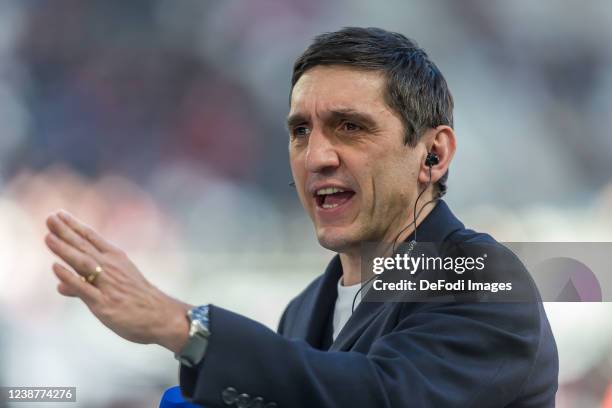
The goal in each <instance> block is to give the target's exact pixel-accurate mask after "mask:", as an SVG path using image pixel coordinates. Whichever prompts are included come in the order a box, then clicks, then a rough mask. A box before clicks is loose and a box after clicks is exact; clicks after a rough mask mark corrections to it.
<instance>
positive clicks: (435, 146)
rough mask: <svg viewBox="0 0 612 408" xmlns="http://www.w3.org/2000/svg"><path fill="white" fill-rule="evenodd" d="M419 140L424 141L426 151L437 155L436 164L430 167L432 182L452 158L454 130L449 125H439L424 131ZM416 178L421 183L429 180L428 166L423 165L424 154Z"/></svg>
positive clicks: (439, 175)
mask: <svg viewBox="0 0 612 408" xmlns="http://www.w3.org/2000/svg"><path fill="white" fill-rule="evenodd" d="M421 140H422V141H423V143H425V146H426V148H427V151H428V152H431V153H435V154H436V155H437V156H438V164H435V165H433V166H432V167H431V184H434V183H435V182H436V181H438V180H439V179H440V178H441V177H442V176H443V175H444V173H446V171H447V170H448V167H449V165H450V162H451V160H453V156H454V155H455V150H456V149H457V144H456V140H455V132H454V131H453V129H452V128H451V127H450V126H446V125H440V126H438V127H436V128H434V129H430V130H428V131H427V132H425V134H424V135H423V137H422V138H421ZM418 180H419V183H422V184H427V182H428V181H429V167H428V166H426V165H425V156H423V161H422V162H421V168H420V171H419V178H418Z"/></svg>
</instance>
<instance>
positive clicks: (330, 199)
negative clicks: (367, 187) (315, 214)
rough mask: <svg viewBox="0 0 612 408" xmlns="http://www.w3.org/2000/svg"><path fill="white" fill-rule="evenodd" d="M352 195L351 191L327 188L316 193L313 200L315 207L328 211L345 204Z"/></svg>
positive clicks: (353, 193)
mask: <svg viewBox="0 0 612 408" xmlns="http://www.w3.org/2000/svg"><path fill="white" fill-rule="evenodd" d="M354 195H355V192H354V191H351V190H344V189H341V188H337V187H327V188H321V189H319V190H317V191H316V193H315V200H316V202H317V207H319V208H323V209H326V210H329V209H332V208H336V207H340V206H341V205H343V204H346V203H347V202H348V201H349V200H350V199H351V198H352V197H353V196H354Z"/></svg>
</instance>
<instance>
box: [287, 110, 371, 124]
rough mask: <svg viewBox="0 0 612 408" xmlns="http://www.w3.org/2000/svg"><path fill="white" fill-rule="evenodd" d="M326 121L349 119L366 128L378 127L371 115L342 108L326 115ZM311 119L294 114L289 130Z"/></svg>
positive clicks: (290, 119) (291, 117)
mask: <svg viewBox="0 0 612 408" xmlns="http://www.w3.org/2000/svg"><path fill="white" fill-rule="evenodd" d="M324 116H325V120H328V121H329V120H332V121H333V120H339V119H349V120H353V121H355V122H359V123H362V124H363V125H364V126H366V127H373V126H375V125H376V120H375V119H374V117H372V116H371V115H370V114H368V113H365V112H360V111H357V110H355V109H352V108H340V109H333V110H330V111H328V112H326V113H325V114H324ZM309 122H310V119H309V117H308V116H307V115H304V114H302V113H299V112H297V113H294V114H291V115H289V116H288V117H287V128H288V129H291V128H293V127H294V126H297V125H301V124H304V123H309Z"/></svg>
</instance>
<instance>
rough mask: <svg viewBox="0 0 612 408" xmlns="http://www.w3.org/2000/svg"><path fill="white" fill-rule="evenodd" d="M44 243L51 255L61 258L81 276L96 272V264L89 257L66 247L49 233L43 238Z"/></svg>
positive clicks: (68, 246)
mask: <svg viewBox="0 0 612 408" xmlns="http://www.w3.org/2000/svg"><path fill="white" fill-rule="evenodd" d="M45 243H46V244H47V246H48V247H49V249H50V250H51V251H53V253H55V254H56V255H57V256H59V257H60V258H62V259H63V260H64V261H65V262H66V263H67V264H68V265H70V266H72V268H73V269H74V270H75V271H76V272H77V273H78V274H79V275H81V276H89V275H90V274H91V273H93V272H94V271H95V270H96V267H97V266H98V263H97V262H96V260H95V259H93V258H92V257H91V256H90V255H88V254H84V253H82V252H81V251H79V250H77V249H76V248H73V247H72V246H70V245H68V244H67V243H66V242H64V241H62V240H61V239H59V238H58V237H57V236H56V235H55V234H53V233H50V234H47V236H46V237H45Z"/></svg>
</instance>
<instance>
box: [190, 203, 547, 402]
mask: <svg viewBox="0 0 612 408" xmlns="http://www.w3.org/2000/svg"><path fill="white" fill-rule="evenodd" d="M410 239H412V237H409V238H408V239H407V241H408V240H410ZM418 239H419V241H421V242H446V241H453V242H485V243H491V244H494V245H498V246H499V247H500V248H503V247H502V246H501V245H499V244H497V243H496V242H495V241H494V240H493V239H492V238H491V237H490V236H489V235H487V234H481V233H477V232H474V231H472V230H469V229H466V228H464V226H463V224H462V223H461V222H460V221H459V220H458V219H457V218H456V217H455V216H454V215H453V214H452V212H451V211H450V209H449V208H448V206H447V205H446V204H445V203H444V202H443V201H440V202H438V204H437V205H436V207H435V208H434V209H433V210H432V211H431V212H430V214H428V216H427V218H426V219H425V220H424V221H423V222H422V223H421V224H420V225H419V228H418ZM508 261H509V262H513V264H511V266H512V269H514V270H515V271H516V273H518V274H523V275H525V276H528V275H527V271H526V270H525V269H524V266H523V265H522V264H521V263H520V261H518V259H516V257H512V256H511V253H509V254H508ZM287 273H291V271H287ZM341 274H342V267H341V264H340V260H339V257H338V256H335V257H334V258H333V259H332V260H331V262H330V264H329V265H328V267H327V269H326V271H325V273H324V274H323V275H322V276H320V277H319V278H317V279H316V280H315V281H314V282H312V283H311V284H310V285H309V286H308V287H307V288H306V289H305V290H304V291H303V292H302V293H301V294H299V295H298V296H297V297H296V298H295V299H293V300H292V301H291V303H290V304H289V306H288V307H287V308H286V310H285V312H284V313H283V316H282V318H281V322H280V324H279V328H278V333H275V332H273V331H272V330H269V329H268V328H266V327H265V326H263V325H261V324H259V323H257V322H255V321H253V320H250V319H247V318H246V317H244V316H241V315H238V314H235V313H232V312H230V311H228V310H225V309H222V308H220V307H216V306H211V309H210V325H211V337H210V339H209V340H210V341H209V345H208V350H207V353H206V356H205V357H204V359H203V361H202V362H201V363H200V365H198V366H197V367H194V368H188V367H184V366H181V369H180V384H181V388H182V390H183V392H184V393H185V395H188V396H190V397H191V398H193V399H194V400H195V401H197V402H198V403H203V404H206V406H207V407H211V408H212V407H219V408H221V407H224V406H225V405H224V404H223V401H222V396H221V393H222V391H223V389H224V388H226V387H233V388H235V389H236V390H238V392H239V393H246V394H248V395H249V396H250V397H256V396H259V397H261V398H263V399H264V400H265V401H272V402H275V403H276V404H278V406H279V407H292V408H311V407H318V408H325V407H330V408H331V407H363V408H368V407H402V408H405V407H480V408H482V407H514V408H517V407H522V408H528V407H550V406H554V401H555V394H556V391H557V377H558V355H557V349H556V345H555V341H554V338H553V336H552V332H551V330H550V326H549V323H548V320H547V318H546V314H545V312H544V309H543V307H542V304H541V303H538V302H524V303H460V302H447V303H424V302H422V303H415V302H412V303H399V302H387V303H373V302H362V303H360V304H359V306H358V307H357V308H356V310H355V312H354V314H353V315H352V316H351V318H350V319H349V321H348V322H347V324H346V325H345V327H344V328H343V329H342V331H341V332H340V334H339V335H338V337H337V338H336V340H335V341H334V342H333V343H332V345H331V347H330V348H329V350H324V347H323V344H322V341H321V339H322V333H324V331H325V329H326V326H327V322H328V317H329V313H330V310H333V305H334V302H335V296H336V290H335V287H336V284H337V282H338V279H339V277H340V276H341ZM258 296H261V294H258V293H253V301H254V302H256V299H257V297H258Z"/></svg>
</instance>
